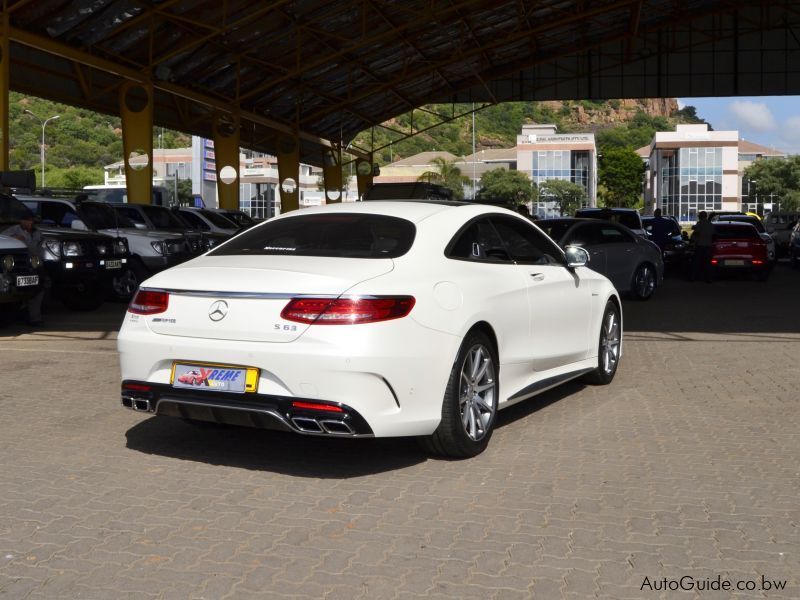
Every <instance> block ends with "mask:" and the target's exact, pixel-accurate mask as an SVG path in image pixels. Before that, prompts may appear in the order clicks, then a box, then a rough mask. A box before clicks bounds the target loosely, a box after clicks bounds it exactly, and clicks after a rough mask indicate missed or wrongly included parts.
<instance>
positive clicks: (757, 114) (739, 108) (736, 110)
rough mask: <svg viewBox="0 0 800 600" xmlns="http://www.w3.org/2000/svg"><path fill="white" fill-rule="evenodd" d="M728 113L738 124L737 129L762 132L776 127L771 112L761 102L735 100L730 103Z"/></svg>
mask: <svg viewBox="0 0 800 600" xmlns="http://www.w3.org/2000/svg"><path fill="white" fill-rule="evenodd" d="M729 111H730V112H731V114H732V115H733V116H734V118H735V119H736V121H737V122H738V128H739V129H750V130H753V131H757V132H764V131H771V130H773V129H775V128H776V127H777V123H776V122H775V117H774V116H772V111H771V110H770V109H769V107H768V106H767V105H766V104H764V103H763V102H750V101H749V100H737V101H735V102H732V103H731V105H730V107H729Z"/></svg>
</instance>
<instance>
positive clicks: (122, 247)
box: [0, 194, 128, 310]
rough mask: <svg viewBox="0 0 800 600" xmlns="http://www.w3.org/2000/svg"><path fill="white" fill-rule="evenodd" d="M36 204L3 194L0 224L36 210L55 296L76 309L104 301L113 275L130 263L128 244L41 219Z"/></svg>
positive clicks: (8, 224)
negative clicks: (55, 224)
mask: <svg viewBox="0 0 800 600" xmlns="http://www.w3.org/2000/svg"><path fill="white" fill-rule="evenodd" d="M37 208H38V206H37V205H35V204H34V205H33V207H31V206H30V205H29V204H26V203H23V202H20V200H19V199H17V198H15V197H14V196H9V195H6V194H0V227H2V229H5V228H6V227H9V226H11V225H16V224H18V223H19V221H20V220H21V217H22V216H23V215H25V214H28V215H30V213H31V212H33V214H34V219H35V221H37V227H38V228H39V232H40V234H41V238H42V242H41V243H42V247H41V252H42V254H41V260H42V262H43V264H44V268H45V270H46V273H47V276H48V278H49V279H50V285H51V286H52V294H53V296H55V297H57V298H59V299H60V300H61V301H62V302H63V303H64V304H65V305H66V306H67V307H68V308H71V309H74V310H91V309H94V308H97V307H98V306H100V305H101V304H102V303H103V302H104V301H105V298H106V296H107V295H108V290H109V289H110V288H111V282H112V281H113V279H114V277H115V276H119V274H120V273H121V272H122V271H123V269H124V268H125V267H126V266H127V262H128V247H127V244H126V243H125V241H124V240H117V239H114V238H113V237H110V236H108V235H103V234H99V233H92V232H89V231H78V230H72V229H64V228H62V227H57V226H54V225H53V224H52V223H42V219H41V214H40V213H38V212H37V210H36V209H37Z"/></svg>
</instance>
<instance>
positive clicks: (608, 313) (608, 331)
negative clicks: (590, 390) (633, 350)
mask: <svg viewBox="0 0 800 600" xmlns="http://www.w3.org/2000/svg"><path fill="white" fill-rule="evenodd" d="M612 316H613V318H612ZM610 319H611V320H610ZM621 348H622V321H621V320H620V311H619V307H617V304H616V303H615V302H614V301H613V300H609V301H608V302H607V303H606V309H605V310H604V311H603V320H602V321H601V322H600V333H599V336H598V343H597V367H595V369H594V371H591V372H589V373H587V374H586V375H584V376H583V381H584V382H586V383H590V384H592V385H608V384H609V383H611V382H612V381H613V379H614V375H616V374H617V367H618V366H619V352H620V349H621Z"/></svg>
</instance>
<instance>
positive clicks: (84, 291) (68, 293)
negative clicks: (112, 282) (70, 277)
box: [59, 284, 105, 311]
mask: <svg viewBox="0 0 800 600" xmlns="http://www.w3.org/2000/svg"><path fill="white" fill-rule="evenodd" d="M59 296H60V298H61V302H62V304H64V306H66V307H67V308H68V309H70V310H80V311H87V310H95V309H97V308H99V307H100V305H101V304H103V302H105V293H104V291H103V290H102V289H101V288H100V286H98V285H95V284H90V285H86V284H82V285H79V286H76V287H69V288H67V289H65V290H62V291H61V293H60V294H59Z"/></svg>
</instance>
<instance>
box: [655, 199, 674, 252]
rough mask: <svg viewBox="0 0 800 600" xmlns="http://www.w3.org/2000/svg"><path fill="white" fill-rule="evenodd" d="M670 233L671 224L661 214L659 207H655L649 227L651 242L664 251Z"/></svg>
mask: <svg viewBox="0 0 800 600" xmlns="http://www.w3.org/2000/svg"><path fill="white" fill-rule="evenodd" d="M671 234H672V224H671V223H670V222H669V221H668V220H667V219H665V218H664V217H662V216H661V209H660V208H657V209H655V210H654V211H653V224H652V227H651V228H650V235H651V236H652V239H653V243H654V244H655V245H656V246H658V247H659V248H660V249H661V253H662V254H663V253H664V248H665V247H666V245H667V242H669V239H670V235H671Z"/></svg>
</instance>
